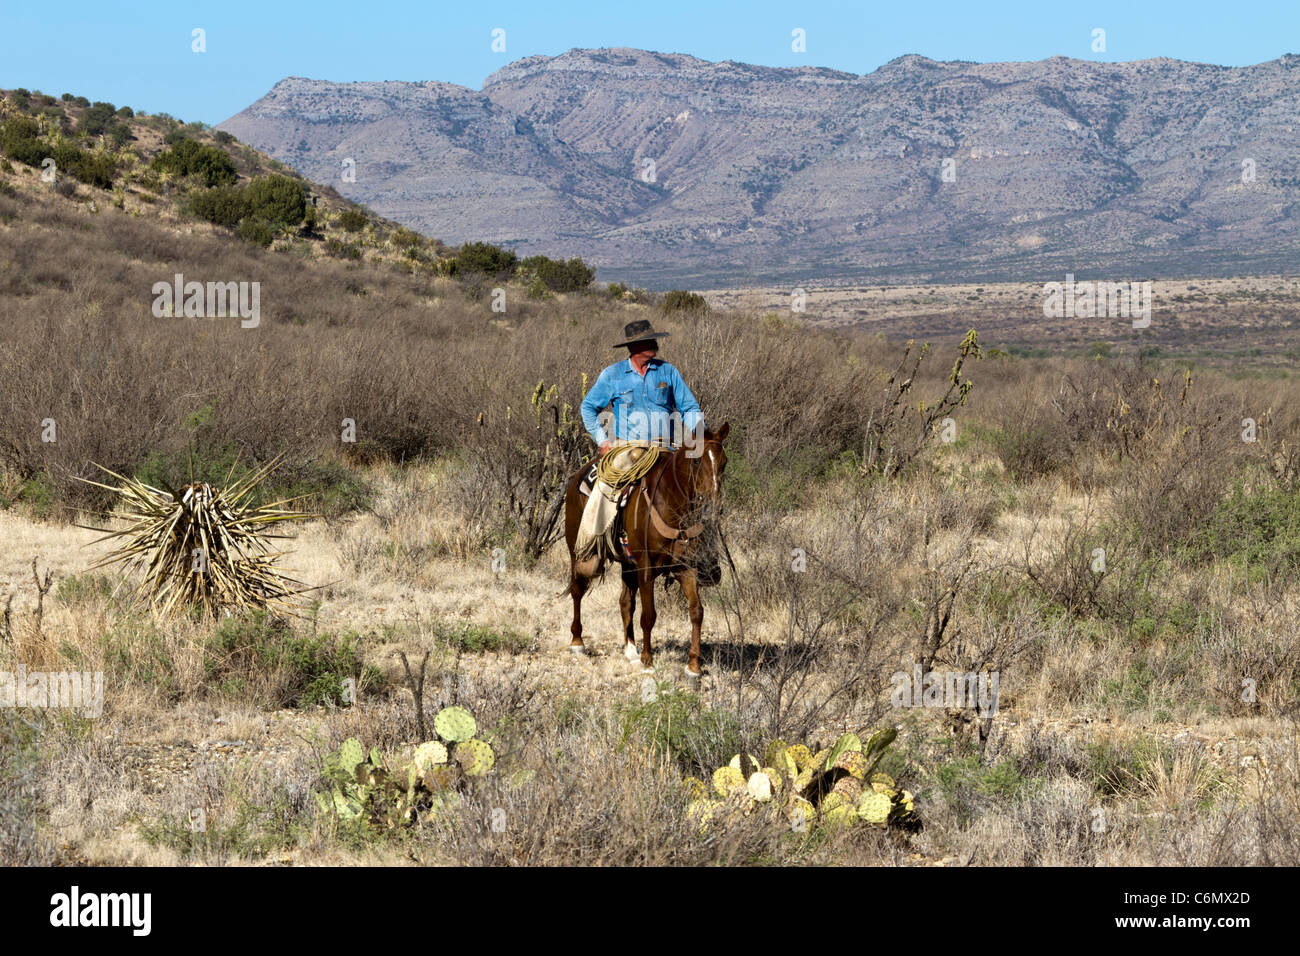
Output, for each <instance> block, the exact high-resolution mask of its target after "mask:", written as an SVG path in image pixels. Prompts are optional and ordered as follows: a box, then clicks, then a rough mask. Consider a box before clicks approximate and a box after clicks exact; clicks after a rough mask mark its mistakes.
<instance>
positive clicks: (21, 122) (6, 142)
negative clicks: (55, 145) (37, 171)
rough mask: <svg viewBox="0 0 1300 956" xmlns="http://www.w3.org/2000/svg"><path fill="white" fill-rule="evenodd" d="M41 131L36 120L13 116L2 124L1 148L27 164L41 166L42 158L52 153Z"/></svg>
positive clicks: (0, 131) (0, 130) (0, 127)
mask: <svg viewBox="0 0 1300 956" xmlns="http://www.w3.org/2000/svg"><path fill="white" fill-rule="evenodd" d="M40 133H41V129H40V127H39V126H38V125H37V123H36V120H34V119H31V118H29V117H26V116H12V117H10V118H9V119H8V120H6V121H5V122H4V123H3V124H0V149H3V150H4V152H5V155H7V156H9V157H10V158H11V159H15V160H17V161H18V162H20V163H23V164H24V165H26V166H37V167H39V166H40V165H41V160H43V159H44V158H45V157H46V156H49V155H50V154H51V150H50V148H49V147H48V146H46V145H45V144H44V143H42V141H41V139H40Z"/></svg>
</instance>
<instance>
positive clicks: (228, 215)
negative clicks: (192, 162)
mask: <svg viewBox="0 0 1300 956" xmlns="http://www.w3.org/2000/svg"><path fill="white" fill-rule="evenodd" d="M189 203H190V210H191V211H192V212H193V213H194V215H196V216H198V217H199V218H200V219H206V220H207V221H208V222H214V223H216V224H217V225H219V226H230V227H232V228H233V227H234V226H237V225H238V224H239V220H241V219H243V218H244V216H245V215H246V214H247V211H248V203H247V202H246V201H245V199H244V191H243V190H242V189H240V188H239V187H238V186H213V187H212V188H211V189H201V190H196V191H195V192H193V193H191V194H190V197H189Z"/></svg>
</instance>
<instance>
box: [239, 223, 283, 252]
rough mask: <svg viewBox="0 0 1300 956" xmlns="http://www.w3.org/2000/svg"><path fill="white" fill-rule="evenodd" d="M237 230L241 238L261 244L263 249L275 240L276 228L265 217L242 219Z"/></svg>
mask: <svg viewBox="0 0 1300 956" xmlns="http://www.w3.org/2000/svg"><path fill="white" fill-rule="evenodd" d="M237 232H238V233H239V238H240V239H243V240H245V241H246V242H251V243H253V244H254V245H257V246H261V247H262V248H263V249H266V248H268V247H269V246H270V245H271V243H272V242H273V241H274V240H275V229H274V227H273V226H272V225H271V224H270V223H269V222H267V221H266V220H265V219H254V218H252V217H246V218H244V219H241V220H240V221H239V228H238V230H237Z"/></svg>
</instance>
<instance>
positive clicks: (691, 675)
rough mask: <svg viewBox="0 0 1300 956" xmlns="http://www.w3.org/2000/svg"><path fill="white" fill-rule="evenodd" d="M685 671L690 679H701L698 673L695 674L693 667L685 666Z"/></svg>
mask: <svg viewBox="0 0 1300 956" xmlns="http://www.w3.org/2000/svg"><path fill="white" fill-rule="evenodd" d="M685 670H686V676H687V677H689V678H690V679H691V680H699V679H700V675H699V674H697V673H695V671H693V670H691V665H690V664H687V665H685Z"/></svg>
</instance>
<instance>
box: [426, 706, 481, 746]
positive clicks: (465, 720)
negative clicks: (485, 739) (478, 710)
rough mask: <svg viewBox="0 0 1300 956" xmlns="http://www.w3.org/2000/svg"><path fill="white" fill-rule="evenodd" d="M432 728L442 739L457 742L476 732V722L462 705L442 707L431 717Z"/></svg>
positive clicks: (468, 737) (461, 741)
mask: <svg viewBox="0 0 1300 956" xmlns="http://www.w3.org/2000/svg"><path fill="white" fill-rule="evenodd" d="M433 729H434V730H436V731H437V732H438V736H439V737H441V738H442V739H443V740H446V741H449V742H450V743H454V744H459V743H463V742H464V741H466V740H469V739H470V738H471V737H473V736H474V735H475V734H476V733H478V723H477V722H476V721H475V720H474V715H473V714H471V713H470V712H469V711H468V710H466V709H465V708H464V707H444V708H443V709H442V710H440V711H438V716H437V717H435V718H433Z"/></svg>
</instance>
